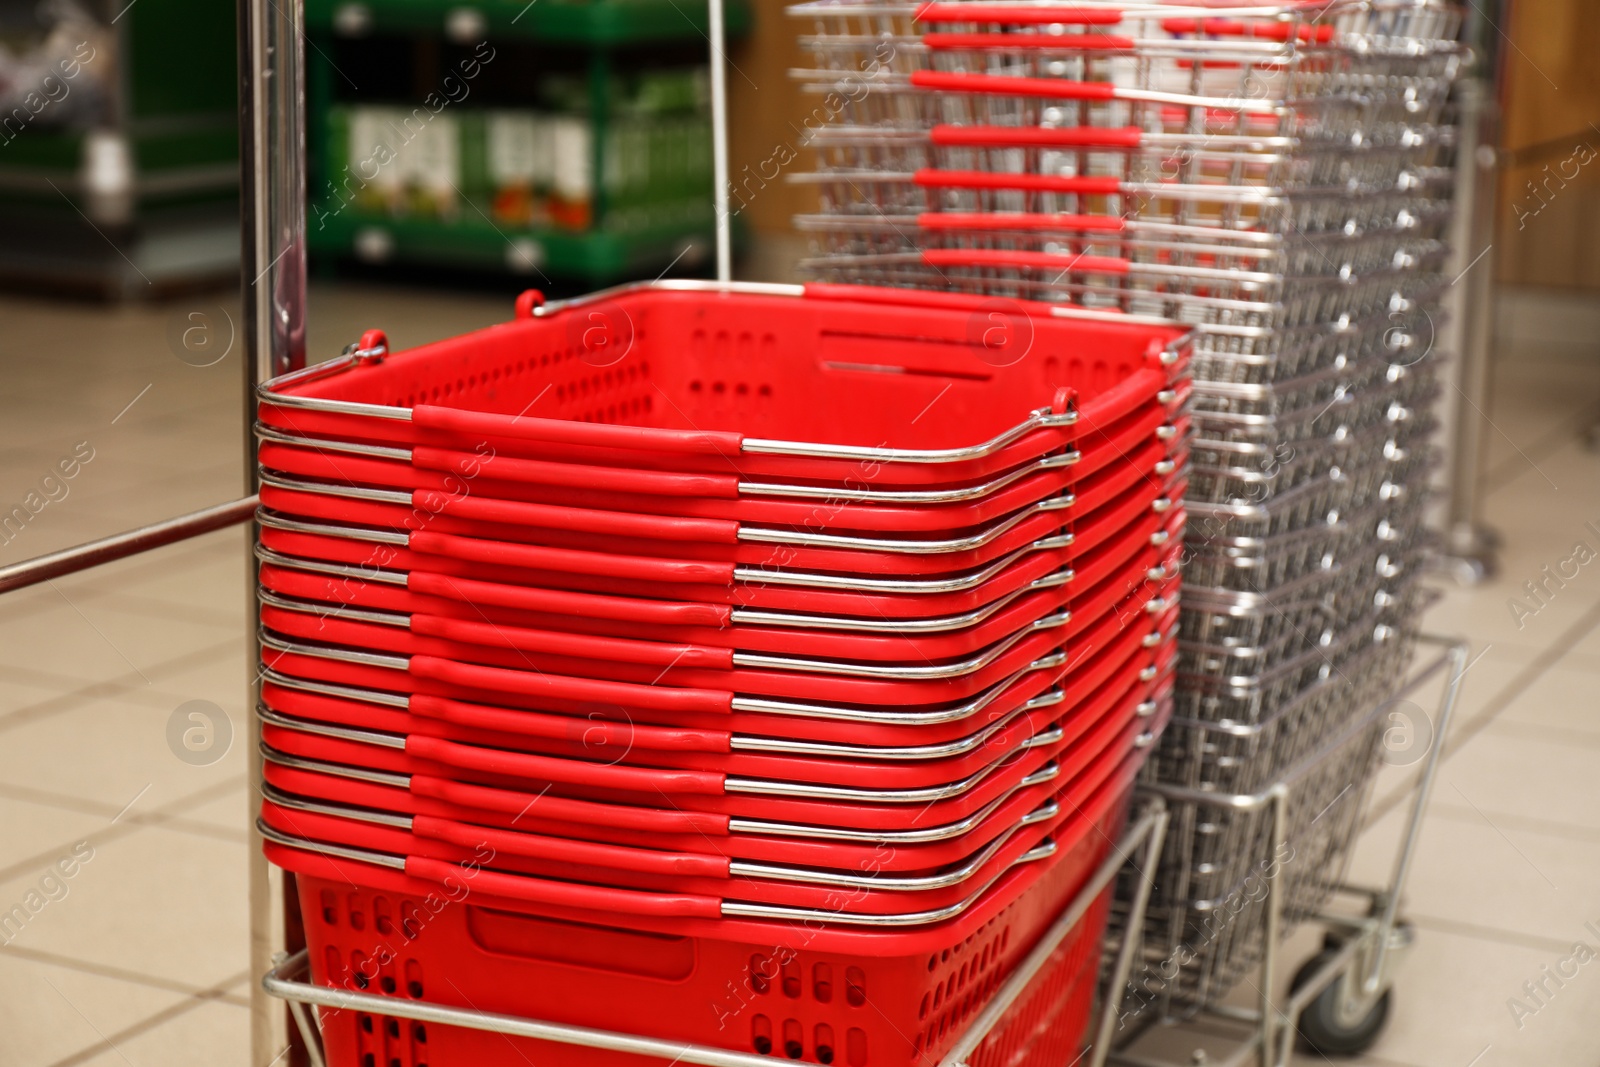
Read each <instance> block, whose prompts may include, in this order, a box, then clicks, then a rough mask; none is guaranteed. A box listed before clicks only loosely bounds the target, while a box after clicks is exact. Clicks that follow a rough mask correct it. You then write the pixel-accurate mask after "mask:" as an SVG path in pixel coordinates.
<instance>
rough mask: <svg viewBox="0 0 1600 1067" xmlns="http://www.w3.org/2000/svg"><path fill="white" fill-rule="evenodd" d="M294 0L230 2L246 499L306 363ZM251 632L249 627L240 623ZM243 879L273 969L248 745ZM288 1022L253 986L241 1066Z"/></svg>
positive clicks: (271, 884)
mask: <svg viewBox="0 0 1600 1067" xmlns="http://www.w3.org/2000/svg"><path fill="white" fill-rule="evenodd" d="M303 18H304V16H303V9H302V5H301V0H281V2H280V0H238V34H239V118H240V123H239V129H240V134H239V165H240V169H241V173H240V181H239V189H240V204H239V212H240V231H241V233H240V236H241V250H242V256H241V271H240V274H241V277H240V283H241V288H242V296H243V303H244V342H245V359H244V360H242V363H243V365H244V383H243V385H244V389H243V392H244V405H245V419H244V426H245V458H246V463H245V495H246V496H254V495H255V494H256V490H257V485H256V461H255V457H256V442H255V438H254V436H253V435H252V433H251V427H252V426H253V425H254V423H255V391H256V386H257V385H258V384H259V383H261V382H262V381H265V380H267V379H268V378H273V377H276V376H278V375H280V374H284V373H287V372H288V371H291V370H296V369H298V368H300V367H302V366H304V365H305V305H306V251H305V234H306V225H305V187H306V177H305V142H304V137H303V135H302V132H301V131H302V122H303V115H304V110H305V99H304V97H305V93H304V79H303V73H302V72H303V69H304V63H303V55H304V52H303V44H302V42H303V41H304V34H303ZM247 567H248V572H247V574H246V587H247V589H248V590H249V593H248V598H247V601H246V602H247V603H248V604H250V605H251V617H252V619H254V618H255V617H256V616H257V615H258V614H259V613H258V612H257V611H256V608H257V605H256V602H255V589H256V582H255V567H254V563H253V561H252V562H251V563H249V564H248V565H247ZM248 629H249V631H250V632H251V633H252V634H253V633H254V632H255V626H254V625H250V626H248ZM258 659H259V649H257V655H253V656H251V657H249V659H248V661H247V663H246V669H247V670H248V671H249V676H250V678H251V679H252V681H251V683H250V689H251V692H250V693H249V695H248V699H247V700H246V702H245V707H246V709H247V711H246V715H247V721H248V730H249V736H251V737H255V736H257V735H258V733H259V730H260V724H259V723H258V722H257V720H256V715H255V707H256V703H257V699H256V697H257V690H258V689H259V683H258V681H257V680H256V675H257V668H256V663H257V660H258ZM249 749H250V788H249V789H248V790H247V791H246V794H245V795H246V804H247V805H248V806H249V807H248V814H247V816H246V825H247V827H248V828H249V829H248V830H247V831H246V832H247V834H248V835H249V838H248V859H247V863H248V880H249V908H250V971H251V975H252V977H254V976H256V975H262V974H265V973H266V972H267V971H268V970H269V969H270V968H271V967H272V960H273V955H274V953H275V952H276V951H277V949H278V940H279V935H278V927H279V921H280V919H281V912H280V908H279V900H280V897H281V888H280V887H281V885H282V878H281V876H278V875H275V874H274V872H273V869H272V867H271V865H270V864H268V863H267V858H266V855H265V853H264V852H263V851H262V847H261V846H262V843H261V838H260V835H259V833H257V831H256V829H255V807H256V804H257V802H258V801H257V797H258V796H259V794H260V786H261V781H262V761H261V756H260V753H259V751H258V749H257V746H255V745H253V744H252V745H250V746H249ZM287 1031H288V1026H287V1020H285V1018H284V1016H283V1012H282V1009H281V1008H280V1007H279V1006H278V1004H277V1002H276V1001H275V1000H274V999H273V998H272V997H271V996H269V995H268V994H267V992H266V991H265V990H264V989H263V988H262V987H261V986H260V984H259V983H257V982H252V983H251V992H250V1061H249V1063H250V1067H270V1065H272V1064H273V1063H274V1062H276V1061H278V1059H279V1058H280V1057H281V1055H282V1053H283V1051H284V1048H285V1045H286V1040H287Z"/></svg>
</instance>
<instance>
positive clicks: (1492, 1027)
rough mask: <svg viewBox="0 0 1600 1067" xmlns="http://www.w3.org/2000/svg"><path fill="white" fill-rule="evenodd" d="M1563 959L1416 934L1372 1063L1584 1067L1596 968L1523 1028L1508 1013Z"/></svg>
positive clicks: (1540, 951)
mask: <svg viewBox="0 0 1600 1067" xmlns="http://www.w3.org/2000/svg"><path fill="white" fill-rule="evenodd" d="M1589 943H1590V944H1591V945H1595V944H1596V943H1597V941H1596V939H1593V938H1590V939H1589ZM1565 955H1566V952H1565V951H1563V950H1557V949H1551V948H1529V947H1525V946H1521V945H1510V944H1504V943H1500V942H1495V941H1488V940H1481V939H1478V938H1472V937H1464V936H1461V935H1458V934H1452V933H1445V932H1441V931H1437V930H1425V931H1419V933H1418V937H1417V941H1416V944H1415V945H1414V946H1413V948H1412V949H1411V952H1410V954H1409V957H1408V958H1407V959H1406V960H1404V961H1403V962H1402V964H1401V969H1400V972H1399V974H1398V976H1397V979H1396V982H1395V988H1394V994H1393V995H1394V999H1393V1008H1392V1011H1391V1015H1390V1020H1389V1024H1388V1026H1387V1027H1386V1028H1385V1030H1384V1033H1383V1035H1382V1036H1381V1037H1380V1038H1379V1040H1378V1042H1377V1044H1376V1045H1374V1047H1373V1049H1372V1055H1373V1057H1374V1058H1375V1059H1377V1060H1378V1061H1379V1062H1380V1063H1381V1062H1382V1061H1384V1060H1392V1061H1397V1062H1400V1063H1407V1064H1418V1065H1426V1067H1452V1065H1456V1067H1465V1065H1467V1064H1469V1063H1473V1064H1475V1067H1535V1065H1537V1067H1590V1065H1591V1064H1593V1062H1594V1051H1595V1046H1594V1038H1593V1030H1592V1028H1591V1026H1590V1025H1589V1023H1590V1022H1591V1021H1592V1020H1593V1019H1594V1018H1596V1016H1597V1014H1600V965H1597V964H1596V963H1594V962H1591V963H1590V964H1589V965H1588V966H1586V967H1584V968H1582V969H1581V970H1579V972H1578V977H1577V978H1576V979H1574V980H1573V981H1572V982H1570V983H1569V984H1568V986H1567V987H1566V988H1565V989H1562V990H1560V991H1559V992H1558V994H1557V996H1556V997H1555V998H1553V999H1552V1000H1550V1001H1549V1002H1548V1004H1547V1005H1546V1006H1545V1007H1544V1008H1542V1009H1541V1010H1539V1012H1538V1013H1537V1014H1536V1015H1533V1016H1531V1017H1524V1018H1522V1020H1521V1023H1522V1025H1521V1026H1520V1028H1519V1026H1518V1024H1517V1021H1516V1019H1515V1018H1514V1017H1513V1015H1512V1012H1511V1010H1510V1009H1509V1008H1508V1007H1507V1001H1508V1000H1510V999H1511V998H1512V997H1516V996H1518V995H1520V994H1521V993H1522V988H1521V987H1522V983H1523V982H1525V981H1529V980H1531V979H1536V978H1538V977H1539V976H1540V968H1542V967H1545V966H1552V967H1553V966H1555V965H1557V964H1558V963H1559V962H1560V960H1561V959H1562V958H1563V957H1564V956H1565ZM1485 1050H1487V1051H1485ZM1324 1062H1325V1061H1324Z"/></svg>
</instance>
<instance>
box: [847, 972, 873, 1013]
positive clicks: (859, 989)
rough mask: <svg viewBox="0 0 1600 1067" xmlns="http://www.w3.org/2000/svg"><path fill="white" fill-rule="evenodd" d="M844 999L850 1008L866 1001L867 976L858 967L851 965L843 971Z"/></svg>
mask: <svg viewBox="0 0 1600 1067" xmlns="http://www.w3.org/2000/svg"><path fill="white" fill-rule="evenodd" d="M844 999H845V1001H846V1002H847V1003H849V1005H850V1006H851V1007H852V1008H859V1007H861V1005H863V1004H865V1003H866V1002H867V976H866V974H865V972H863V971H862V970H861V968H860V967H851V968H848V969H847V970H846V971H845V972H844Z"/></svg>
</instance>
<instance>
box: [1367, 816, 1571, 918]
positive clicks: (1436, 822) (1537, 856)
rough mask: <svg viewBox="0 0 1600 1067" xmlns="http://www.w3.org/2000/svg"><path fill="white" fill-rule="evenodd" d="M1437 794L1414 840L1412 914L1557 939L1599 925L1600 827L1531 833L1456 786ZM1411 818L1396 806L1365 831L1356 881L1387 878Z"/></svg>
mask: <svg viewBox="0 0 1600 1067" xmlns="http://www.w3.org/2000/svg"><path fill="white" fill-rule="evenodd" d="M1439 800H1440V804H1439V806H1438V807H1436V808H1435V809H1434V810H1433V811H1432V812H1430V817H1429V818H1428V819H1427V821H1426V822H1425V823H1424V825H1423V827H1422V836H1421V838H1420V840H1419V841H1418V844H1417V851H1416V853H1415V858H1414V860H1413V869H1412V872H1411V876H1410V879H1409V885H1408V887H1407V890H1406V895H1405V898H1404V899H1405V907H1406V913H1407V914H1408V915H1411V916H1413V917H1415V918H1416V919H1417V920H1418V921H1419V922H1422V921H1424V920H1425V919H1439V920H1444V921H1446V922H1449V923H1454V924H1463V925H1465V926H1470V927H1478V928H1481V929H1482V930H1484V931H1502V932H1509V933H1514V934H1520V935H1523V936H1524V937H1526V938H1544V939H1547V940H1549V941H1550V942H1551V943H1553V944H1558V945H1559V944H1566V943H1569V942H1571V941H1572V939H1573V938H1579V937H1585V934H1584V924H1585V923H1587V922H1593V923H1595V924H1596V927H1597V928H1600V834H1597V835H1596V837H1595V839H1594V840H1592V841H1587V842H1585V841H1581V840H1575V839H1574V838H1573V837H1572V836H1568V835H1562V836H1557V835H1554V834H1550V833H1537V832H1533V831H1531V830H1530V829H1529V827H1528V825H1527V824H1526V823H1523V822H1521V821H1520V820H1519V821H1516V822H1515V824H1514V825H1505V824H1504V822H1505V821H1504V819H1503V817H1502V819H1501V820H1500V821H1496V816H1495V814H1494V813H1492V812H1487V811H1486V812H1483V813H1481V814H1480V813H1479V812H1476V811H1473V810H1472V809H1471V808H1470V807H1468V806H1466V805H1463V804H1462V803H1461V799H1460V797H1459V796H1456V795H1452V793H1451V791H1450V790H1446V791H1445V792H1444V793H1442V794H1441V795H1440V798H1439ZM1404 816H1405V813H1404V812H1398V811H1397V812H1394V813H1392V814H1390V815H1389V816H1386V817H1385V818H1384V819H1382V820H1380V821H1379V822H1378V824H1377V825H1375V826H1374V827H1372V829H1370V830H1368V831H1367V833H1366V835H1365V836H1363V838H1362V839H1361V841H1360V843H1359V846H1358V847H1357V849H1356V852H1355V856H1354V859H1353V862H1352V864H1351V877H1352V878H1353V879H1355V880H1357V881H1360V882H1363V883H1364V884H1371V885H1380V886H1381V885H1385V884H1387V882H1388V879H1389V878H1390V873H1391V871H1392V869H1393V862H1394V857H1395V854H1396V852H1397V849H1398V846H1399V841H1400V836H1401V834H1402V833H1403V831H1404V826H1405V817H1404ZM1446 816H1447V817H1446Z"/></svg>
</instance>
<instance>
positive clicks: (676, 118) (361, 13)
mask: <svg viewBox="0 0 1600 1067" xmlns="http://www.w3.org/2000/svg"><path fill="white" fill-rule="evenodd" d="M706 19H707V5H706V4H705V3H704V2H703V0H702V2H700V3H695V2H693V0H590V2H588V3H577V2H573V0H555V2H547V0H539V2H537V3H533V4H529V3H528V2H527V0H521V2H520V3H513V2H501V0H495V2H492V3H485V4H476V5H462V4H459V3H451V2H443V0H382V2H378V0H372V2H364V3H350V2H342V3H339V2H330V0H310V2H309V3H308V4H307V22H308V27H309V29H308V38H307V40H308V42H309V45H310V47H308V49H307V52H306V61H307V76H306V92H307V101H308V105H309V106H308V122H307V131H306V138H307V151H308V155H309V159H310V183H309V189H308V192H309V200H310V205H309V212H308V224H309V231H310V238H309V240H310V252H311V255H312V257H313V266H314V268H315V269H317V270H318V271H319V273H322V274H327V273H330V272H338V271H340V270H342V269H344V268H345V267H347V266H349V265H352V264H359V265H361V268H362V269H363V271H366V272H370V271H372V270H373V269H375V268H377V269H381V268H383V267H385V266H393V267H395V268H400V267H405V268H407V269H411V270H414V269H415V268H418V267H425V266H428V265H436V266H438V267H441V268H461V267H470V268H472V269H474V270H478V271H488V272H494V273H500V274H504V275H507V276H510V277H518V278H528V277H531V278H532V279H533V280H535V281H537V282H539V283H541V284H550V285H555V286H557V287H562V286H565V285H574V286H583V285H587V286H598V285H607V284H611V283H615V282H620V281H626V280H630V279H637V278H652V277H655V276H657V275H658V274H660V273H661V272H662V271H664V270H667V269H669V268H670V269H673V270H675V271H677V272H679V273H684V272H693V271H697V270H703V269H704V268H705V267H706V265H707V263H708V250H709V249H710V248H711V246H712V230H713V217H712V213H711V207H710V202H711V193H712V174H711V123H710V101H709V86H708V70H707V66H706V56H705V34H706V26H707V22H706ZM727 19H728V22H727V28H728V32H729V34H730V36H734V35H738V34H741V33H743V32H744V31H745V30H746V28H747V27H748V26H749V24H750V9H749V7H748V6H747V5H745V4H742V3H736V4H731V5H730V6H729V13H728V16H727Z"/></svg>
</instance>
